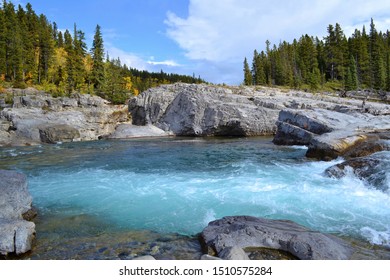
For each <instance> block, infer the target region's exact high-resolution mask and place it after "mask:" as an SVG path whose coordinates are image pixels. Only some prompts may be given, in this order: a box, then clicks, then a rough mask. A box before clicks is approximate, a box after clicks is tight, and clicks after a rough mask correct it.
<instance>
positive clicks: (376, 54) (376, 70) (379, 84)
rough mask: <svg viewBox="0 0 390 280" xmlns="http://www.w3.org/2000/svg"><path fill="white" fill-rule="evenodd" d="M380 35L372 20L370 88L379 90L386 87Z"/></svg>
mask: <svg viewBox="0 0 390 280" xmlns="http://www.w3.org/2000/svg"><path fill="white" fill-rule="evenodd" d="M381 37H382V36H381V35H379V34H378V32H377V31H376V28H375V24H374V21H373V19H371V24H370V74H371V88H374V89H377V90H381V89H384V88H385V86H386V72H385V65H384V52H383V49H382V44H381V43H382V42H381Z"/></svg>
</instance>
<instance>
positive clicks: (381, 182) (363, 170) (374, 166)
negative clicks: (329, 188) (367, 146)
mask: <svg viewBox="0 0 390 280" xmlns="http://www.w3.org/2000/svg"><path fill="white" fill-rule="evenodd" d="M389 168H390V158H389V155H388V153H376V154H373V155H371V156H367V157H359V158H353V159H349V160H346V161H344V162H342V163H339V164H337V165H334V166H331V167H329V168H328V169H326V170H325V174H326V175H328V176H330V177H333V178H337V179H340V178H342V177H345V176H347V175H348V174H349V173H353V174H354V175H355V176H357V177H358V178H359V179H361V180H363V182H365V184H366V185H367V186H368V187H372V188H376V189H378V190H381V191H384V192H387V191H388V190H389V188H390V181H389V180H388V178H387V174H386V172H387V170H389Z"/></svg>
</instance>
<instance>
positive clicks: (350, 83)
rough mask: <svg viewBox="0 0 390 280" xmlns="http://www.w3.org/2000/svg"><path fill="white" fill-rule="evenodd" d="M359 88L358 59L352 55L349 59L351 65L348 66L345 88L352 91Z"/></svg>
mask: <svg viewBox="0 0 390 280" xmlns="http://www.w3.org/2000/svg"><path fill="white" fill-rule="evenodd" d="M357 88H358V76H357V66H356V61H355V59H354V58H353V56H352V55H351V57H350V59H349V65H348V68H347V73H346V78H345V90H346V91H351V90H356V89H357Z"/></svg>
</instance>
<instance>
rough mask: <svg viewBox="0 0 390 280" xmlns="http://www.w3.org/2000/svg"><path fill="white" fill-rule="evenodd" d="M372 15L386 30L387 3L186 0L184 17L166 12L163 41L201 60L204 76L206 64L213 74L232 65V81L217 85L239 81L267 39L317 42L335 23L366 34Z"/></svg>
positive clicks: (389, 11) (389, 16) (370, 0)
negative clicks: (244, 67)
mask: <svg viewBox="0 0 390 280" xmlns="http://www.w3.org/2000/svg"><path fill="white" fill-rule="evenodd" d="M371 17H372V18H374V21H375V23H376V27H377V29H378V30H387V29H389V28H388V26H389V19H390V1H388V0H379V1H378V0H326V1H323V0H312V1H309V0H295V1H283V0H246V1H243V0H215V1H209V0H190V5H189V11H188V17H186V18H181V17H179V16H177V15H175V14H174V13H171V12H168V13H167V19H166V20H165V24H166V25H167V35H168V37H170V38H171V39H173V40H174V41H175V42H176V43H177V44H178V45H179V46H180V48H182V49H183V50H184V51H185V55H186V57H187V58H189V59H191V60H199V61H202V64H203V65H204V67H205V68H204V71H205V72H209V70H210V69H207V65H206V64H207V63H206V62H210V63H211V62H212V63H213V64H212V67H211V68H216V69H215V70H216V71H218V70H220V71H221V70H222V69H224V67H223V65H224V64H226V63H229V64H231V63H235V64H236V67H237V70H236V71H235V73H236V75H237V78H236V79H234V78H229V77H227V78H228V79H230V80H222V78H220V79H219V80H217V81H216V82H228V83H238V82H240V81H241V80H242V70H241V69H242V65H241V64H242V61H243V58H244V56H247V57H248V58H249V59H251V55H252V53H253V50H254V49H258V50H262V49H264V47H265V41H266V40H267V39H268V40H270V41H271V43H272V44H279V42H280V41H281V40H286V41H291V40H293V39H294V38H299V37H300V36H301V35H302V34H309V35H313V36H318V37H319V38H322V37H323V36H325V35H326V27H327V26H328V25H329V24H335V23H336V22H337V23H339V24H340V25H341V27H342V28H343V29H344V31H345V33H346V34H347V35H350V33H352V32H353V30H354V29H355V28H358V29H361V28H362V26H363V24H365V25H366V28H367V30H369V29H368V28H369V21H370V19H371ZM217 65H219V66H217ZM220 74H223V73H220ZM213 76H218V73H215V74H214V75H213ZM219 76H221V77H222V75H219ZM228 76H230V77H233V76H234V75H232V74H230V75H228ZM205 78H207V77H205ZM214 82H215V81H214Z"/></svg>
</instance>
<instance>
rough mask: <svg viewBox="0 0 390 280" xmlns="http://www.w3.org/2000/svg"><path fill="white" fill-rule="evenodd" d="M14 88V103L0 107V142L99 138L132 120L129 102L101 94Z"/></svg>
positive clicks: (3, 144) (16, 143)
mask: <svg viewBox="0 0 390 280" xmlns="http://www.w3.org/2000/svg"><path fill="white" fill-rule="evenodd" d="M13 91H15V92H14V98H13V105H12V107H8V108H3V110H1V111H0V146H23V145H36V144H41V143H49V144H53V143H57V142H72V141H89V140H98V139H99V138H100V137H102V136H104V135H109V134H111V133H113V132H114V131H115V129H116V127H117V126H118V124H122V123H129V121H130V117H129V113H128V110H127V106H125V105H109V103H108V102H107V101H106V100H104V99H102V98H100V97H98V96H91V95H89V94H74V95H72V97H57V98H55V97H52V96H50V95H49V94H46V93H44V92H39V91H36V90H32V89H30V90H19V91H18V90H13Z"/></svg>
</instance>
